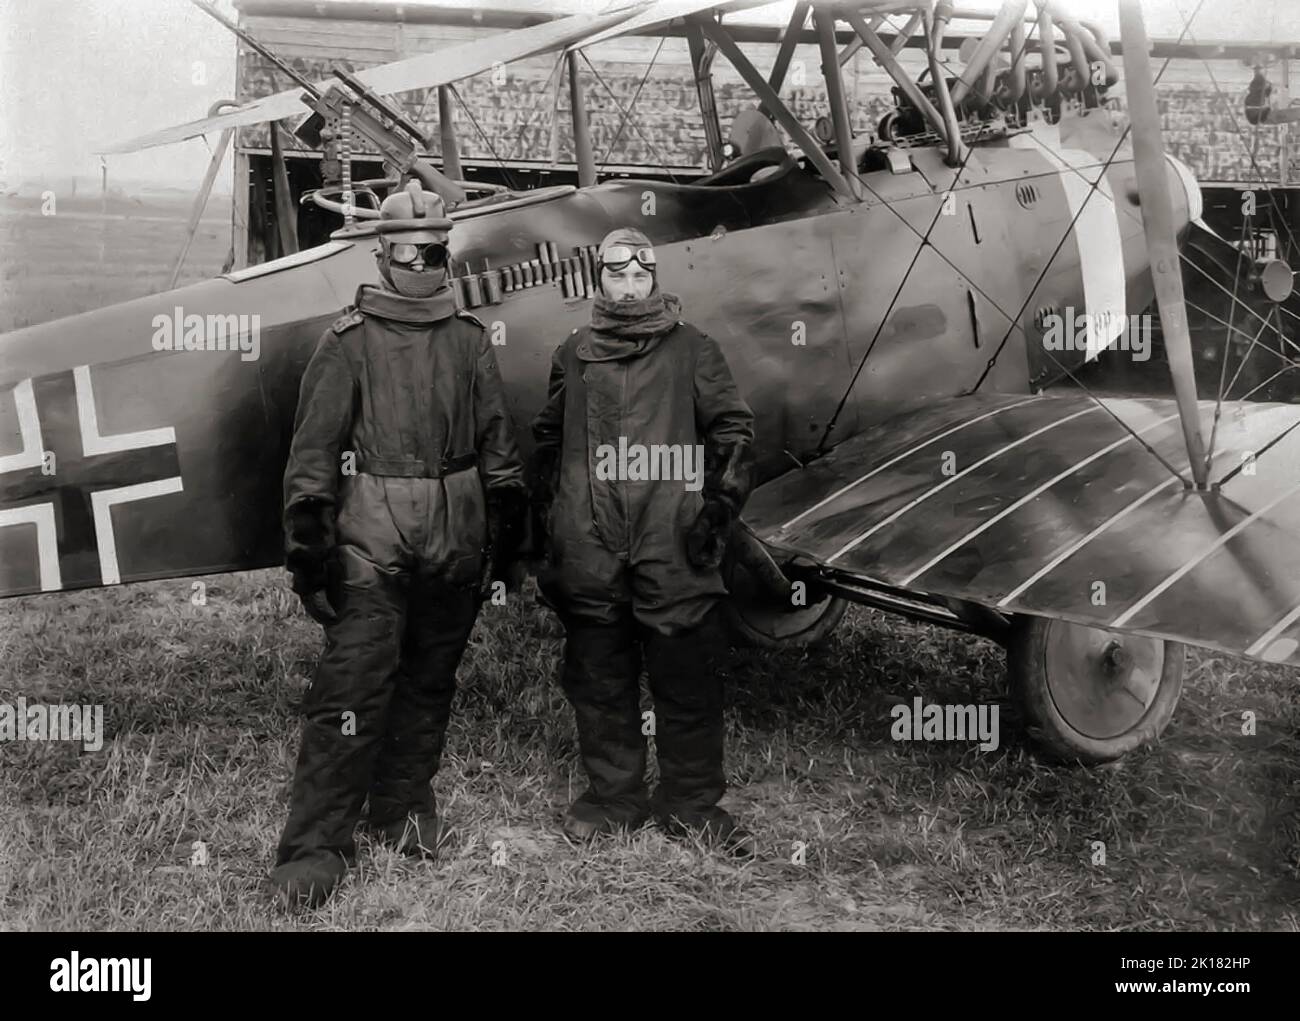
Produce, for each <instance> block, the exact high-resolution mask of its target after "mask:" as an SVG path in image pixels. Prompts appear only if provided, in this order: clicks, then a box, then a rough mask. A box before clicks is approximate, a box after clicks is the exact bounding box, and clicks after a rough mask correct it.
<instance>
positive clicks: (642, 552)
mask: <svg viewBox="0 0 1300 1021" xmlns="http://www.w3.org/2000/svg"><path fill="white" fill-rule="evenodd" d="M589 329H590V327H582V328H580V329H578V330H575V331H574V332H573V333H572V334H571V335H570V336H569V337H568V338H567V339H566V340H565V342H564V343H563V344H561V345H560V347H559V349H558V350H557V351H556V352H555V355H554V358H553V360H552V367H551V376H550V385H549V388H548V398H547V402H546V405H545V407H544V408H543V409H542V411H541V412H540V413H539V415H538V417H537V418H536V420H535V421H534V423H533V434H534V437H535V438H536V441H537V448H538V449H537V454H536V462H535V463H536V465H537V466H538V470H539V472H540V473H542V474H545V473H548V472H549V473H551V477H550V478H549V479H547V478H543V479H541V480H540V481H539V489H540V490H541V491H542V492H544V493H547V494H548V495H549V494H551V493H553V494H554V502H553V505H552V507H551V510H550V513H549V515H548V518H547V520H548V528H547V531H548V534H549V558H548V563H547V566H546V567H545V569H544V570H543V572H542V573H541V575H540V576H539V583H540V587H541V589H542V592H543V595H544V596H545V597H546V599H547V600H548V602H550V603H551V605H553V606H554V607H555V608H556V609H557V611H558V612H559V614H560V616H561V619H562V620H563V622H564V626H565V631H566V643H565V658H564V666H563V671H562V674H561V684H562V686H563V689H564V691H565V694H566V695H567V696H568V698H569V701H570V702H571V703H572V705H573V709H574V716H575V720H576V723H577V730H578V740H579V746H580V751H581V755H582V761H583V765H584V767H585V769H586V772H587V775H588V778H589V780H590V788H589V790H588V791H587V792H586V793H585V794H584V795H583V796H582V797H580V798H579V799H578V800H577V802H575V804H574V805H573V806H572V807H571V808H570V816H571V817H573V818H574V819H576V820H578V821H579V822H580V823H582V824H585V825H589V826H591V827H595V828H596V829H598V830H605V829H609V828H616V827H627V826H635V825H638V824H639V823H640V822H641V821H643V820H644V818H645V816H646V815H647V814H648V812H649V810H650V808H651V807H652V806H651V803H650V799H649V796H648V792H647V789H646V785H645V769H646V756H647V747H646V738H645V736H644V735H643V733H642V715H641V705H640V686H639V678H640V674H641V668H642V666H643V665H644V666H645V667H646V668H647V669H648V673H649V680H650V690H651V693H652V695H653V696H654V711H655V715H656V726H655V732H654V733H655V743H656V750H657V753H658V761H659V774H660V783H659V788H658V792H657V794H656V796H655V799H654V803H653V809H654V811H655V814H656V815H658V816H659V818H660V820H661V821H662V822H664V823H666V824H668V825H669V826H670V829H671V828H674V827H675V826H676V825H677V824H685V825H686V826H689V827H700V826H709V825H712V826H714V827H715V828H716V829H718V830H720V831H721V832H720V833H718V834H717V835H718V836H722V837H725V836H726V835H727V833H728V832H729V829H730V827H732V826H734V822H733V821H732V820H731V819H730V817H729V816H728V815H727V813H726V812H725V811H723V810H722V809H721V808H719V807H717V802H718V801H719V800H720V799H721V797H722V795H723V793H724V791H725V789H726V784H725V780H724V775H723V715H722V709H723V694H722V681H721V677H720V675H719V673H718V670H717V664H718V657H719V653H720V651H721V649H722V648H723V647H724V645H725V640H724V638H723V636H722V634H721V629H720V627H719V625H718V620H717V617H718V614H717V609H716V608H717V604H718V601H719V599H720V598H722V597H723V596H725V595H726V593H727V589H726V586H725V584H724V583H723V580H722V577H721V574H720V572H719V571H718V569H716V568H700V567H697V566H695V565H694V564H693V563H692V562H691V560H690V558H689V557H688V555H687V548H686V536H687V533H688V532H689V530H690V529H691V527H692V524H693V523H694V522H695V521H696V519H697V518H698V517H699V515H700V511H701V508H702V507H704V506H705V505H706V503H709V502H713V503H716V504H721V505H723V506H725V507H726V509H727V511H728V513H729V514H730V515H731V518H732V520H734V518H735V517H736V516H738V515H739V512H740V509H741V507H742V506H743V504H744V502H745V499H746V497H747V496H748V495H749V490H750V487H751V485H752V475H753V468H752V465H753V455H752V444H753V439H754V432H753V415H752V413H751V412H750V410H749V408H748V406H747V405H746V404H745V402H744V401H743V400H742V399H741V397H740V395H739V392H738V391H737V389H736V386H735V383H734V381H733V379H732V376H731V373H730V370H729V369H728V367H727V363H726V359H725V358H724V357H723V354H722V351H721V349H720V348H719V347H718V344H717V343H716V342H715V341H714V340H713V339H712V338H710V337H709V336H707V335H706V334H704V333H702V332H700V331H699V330H697V329H696V328H695V327H693V326H691V325H689V324H687V323H683V322H678V323H677V325H676V326H675V327H673V328H672V329H671V330H670V332H668V333H667V334H666V335H665V336H663V338H662V339H661V340H659V342H658V343H657V344H656V345H655V346H653V347H652V348H651V349H650V350H648V351H646V352H644V353H640V354H636V355H634V356H630V357H627V358H618V359H612V360H611V359H606V360H586V359H584V354H586V353H587V352H588V350H589V348H588V347H587V345H586V344H585V341H586V340H587V337H588V331H589ZM620 442H622V443H624V444H625V445H627V446H628V449H630V448H631V445H634V444H635V445H640V446H642V447H645V448H647V449H652V448H653V447H655V446H658V445H665V444H667V445H672V447H670V448H669V449H672V448H676V449H677V450H678V451H681V450H682V449H683V448H685V447H688V446H689V447H691V448H693V450H694V448H697V447H702V448H703V451H702V454H703V457H702V463H699V462H696V464H695V465H694V467H695V469H696V471H697V472H698V477H697V479H696V480H695V481H694V482H692V483H691V484H690V485H689V486H688V485H687V484H686V481H685V480H664V479H662V478H661V479H636V478H618V479H608V478H603V477H601V475H602V472H601V471H600V470H599V468H598V466H599V463H600V451H601V448H602V447H605V448H606V450H607V451H608V448H609V446H612V447H613V448H614V449H615V450H617V449H618V448H619V445H620ZM628 463H630V462H628ZM660 474H662V473H660ZM567 826H568V823H567V822H566V828H567Z"/></svg>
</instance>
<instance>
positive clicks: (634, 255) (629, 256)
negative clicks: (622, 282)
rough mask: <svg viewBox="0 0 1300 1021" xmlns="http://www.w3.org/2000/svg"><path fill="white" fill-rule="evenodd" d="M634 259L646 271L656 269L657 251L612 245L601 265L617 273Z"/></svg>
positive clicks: (606, 250) (603, 257)
mask: <svg viewBox="0 0 1300 1021" xmlns="http://www.w3.org/2000/svg"><path fill="white" fill-rule="evenodd" d="M633 259H636V261H637V262H638V263H639V264H640V265H641V266H642V267H644V268H645V269H648V270H651V271H653V270H654V268H655V250H654V249H653V248H632V247H631V246H630V245H610V246H609V247H608V248H606V249H605V254H604V255H603V256H602V257H601V264H602V265H603V266H604V267H605V268H606V269H611V270H613V271H614V272H615V273H617V272H618V271H619V270H621V269H622V268H623V267H624V266H626V265H627V264H628V263H629V262H631V261H632V260H633Z"/></svg>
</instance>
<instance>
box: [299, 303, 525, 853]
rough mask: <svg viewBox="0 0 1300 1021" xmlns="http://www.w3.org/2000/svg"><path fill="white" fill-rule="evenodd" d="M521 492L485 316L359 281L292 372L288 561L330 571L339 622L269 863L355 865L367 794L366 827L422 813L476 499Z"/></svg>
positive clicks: (469, 605)
mask: <svg viewBox="0 0 1300 1021" xmlns="http://www.w3.org/2000/svg"><path fill="white" fill-rule="evenodd" d="M435 305H436V307H437V309H438V310H439V312H438V313H437V316H438V317H436V318H431V315H434V313H431V312H430V311H429V309H430V308H431V307H435ZM522 491H523V469H522V464H521V462H520V458H519V453H518V449H517V447H516V445H515V442H514V438H513V435H512V432H511V427H510V422H509V415H508V411H507V408H506V402H505V394H504V389H503V385H502V381H501V377H500V373H499V371H498V368H497V363H496V357H495V355H494V353H493V351H492V346H491V344H490V342H489V340H488V338H487V336H486V332H485V330H484V327H483V324H482V323H481V322H479V321H478V320H477V319H476V318H475V317H474V316H472V315H470V314H468V313H464V312H457V311H454V307H453V306H451V305H450V304H448V303H447V302H445V301H443V302H442V303H440V304H439V303H431V302H430V300H429V299H410V298H405V297H403V296H401V295H397V294H394V293H393V292H390V291H386V290H382V289H380V288H378V287H374V286H371V285H363V286H362V287H361V288H360V289H359V290H358V292H357V298H356V304H355V307H352V308H350V309H348V310H347V311H346V312H345V314H344V315H343V316H342V317H341V318H340V319H338V320H337V321H336V322H335V323H334V324H333V326H332V327H331V329H329V330H327V331H326V332H325V334H324V336H323V337H322V338H321V340H320V343H319V345H318V347H317V349H316V352H315V354H314V355H313V357H312V359H311V362H310V363H309V365H308V366H307V370H306V372H305V374H304V375H303V379H302V385H301V396H300V400H299V405H298V412H297V417H296V422H295V427H294V437H293V443H292V447H291V450H290V456H289V463H288V467H287V469H286V471H285V476H284V498H285V532H286V552H287V559H288V561H289V564H290V566H291V567H296V568H298V569H305V570H307V572H308V573H310V572H311V570H314V569H319V570H321V571H324V572H327V574H328V578H329V582H328V592H329V601H330V603H331V604H332V605H333V608H334V610H335V612H336V614H337V620H336V621H334V622H332V623H328V624H326V625H325V639H326V644H325V650H324V652H323V653H322V655H321V658H320V661H319V664H318V667H317V671H316V675H315V679H314V681H313V682H312V685H311V688H310V689H309V690H308V692H307V695H306V697H305V700H304V707H303V708H304V715H305V722H304V729H303V742H302V748H301V752H300V755H299V758H298V764H297V769H296V772H295V775H294V781H293V794H292V805H291V809H290V817H289V820H288V822H287V824H286V826H285V829H284V833H283V835H282V838H281V841H280V846H279V850H278V854H277V862H278V864H284V863H286V862H289V861H299V860H305V859H312V858H321V857H323V856H331V855H342V856H344V857H345V858H351V857H352V855H353V854H354V852H355V844H354V839H353V829H354V827H355V825H356V823H357V822H358V819H359V817H360V814H361V810H362V804H363V801H364V799H365V798H366V796H367V794H368V795H369V798H370V812H369V820H370V822H371V824H373V825H376V826H383V825H385V824H388V823H390V822H391V821H392V820H395V819H397V820H400V819H402V818H403V817H404V816H406V815H407V814H408V813H427V812H432V811H434V801H433V794H432V791H431V788H430V781H431V779H432V777H433V776H434V774H435V773H436V772H437V769H438V765H439V760H440V756H441V753H442V747H443V741H444V737H445V734H446V729H447V723H448V716H449V710H450V705H451V700H452V696H453V695H454V692H455V686H456V677H455V674H456V668H457V666H458V665H459V663H460V659H461V656H462V653H463V652H464V649H465V645H466V643H467V641H468V639H469V635H470V631H471V629H472V628H473V625H474V621H475V618H476V616H477V614H478V608H479V581H480V577H481V573H482V568H483V557H484V545H485V540H486V531H487V524H486V522H487V506H488V502H489V501H491V500H493V499H494V498H496V497H497V496H500V495H501V494H503V493H512V494H521V493H522ZM304 565H305V568H304Z"/></svg>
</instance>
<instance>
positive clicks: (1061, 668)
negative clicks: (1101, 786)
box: [1043, 620, 1164, 740]
mask: <svg viewBox="0 0 1300 1021" xmlns="http://www.w3.org/2000/svg"><path fill="white" fill-rule="evenodd" d="M1045 657H1046V661H1045V663H1044V664H1043V665H1044V667H1045V668H1046V669H1045V672H1046V675H1047V683H1048V688H1049V691H1050V694H1051V697H1052V701H1053V702H1054V703H1055V705H1056V709H1057V711H1058V712H1059V713H1060V714H1061V716H1062V718H1063V719H1065V721H1066V722H1067V723H1069V725H1070V726H1071V727H1073V728H1074V729H1075V730H1077V731H1078V732H1079V733H1081V734H1085V735H1087V736H1088V737H1090V738H1094V739H1096V740H1106V739H1108V738H1113V737H1118V736H1120V735H1122V734H1124V733H1126V732H1127V731H1129V730H1131V729H1132V728H1133V727H1134V726H1136V725H1137V724H1138V722H1139V721H1140V720H1141V719H1142V717H1143V716H1144V715H1146V712H1147V710H1148V709H1149V708H1150V707H1151V703H1152V702H1153V701H1154V700H1155V697H1156V693H1157V691H1158V690H1159V687H1160V677H1161V674H1162V673H1163V670H1164V643H1163V642H1162V641H1159V640H1158V639H1154V638H1144V637H1142V636H1140V635H1132V634H1121V633H1117V632H1113V631H1105V630H1102V629H1100V628H1093V627H1084V626H1082V625H1078V624H1069V623H1067V622H1065V621H1059V620H1058V621H1053V622H1052V624H1051V628H1050V632H1049V635H1048V641H1047V645H1046V650H1045Z"/></svg>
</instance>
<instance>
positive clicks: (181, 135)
mask: <svg viewBox="0 0 1300 1021" xmlns="http://www.w3.org/2000/svg"><path fill="white" fill-rule="evenodd" d="M653 6H654V4H653V3H652V2H650V0H642V2H639V3H632V4H627V5H625V6H622V7H618V8H615V9H613V10H610V11H606V12H603V13H601V14H575V15H572V16H571V17H567V18H560V19H558V20H556V21H547V22H543V23H542V24H540V25H531V26H529V27H528V28H521V29H517V30H515V31H511V32H499V33H497V34H495V35H490V36H485V37H484V38H482V39H474V40H471V41H470V42H467V43H461V44H459V45H457V46H448V47H446V48H445V49H440V50H435V51H434V52H433V53H423V54H421V55H420V56H418V57H409V58H407V59H406V60H398V61H394V62H393V63H391V64H382V65H380V66H378V67H372V68H368V69H367V70H365V71H359V72H358V73H357V74H356V77H357V78H358V79H360V80H361V81H362V82H364V83H365V84H366V85H368V86H370V88H371V89H372V90H374V91H375V92H376V93H378V94H380V95H387V94H389V93H394V92H405V91H408V90H410V89H420V88H431V87H432V86H435V85H446V84H448V83H450V82H455V81H459V80H460V79H461V78H468V77H469V76H470V75H475V74H478V73H480V72H481V71H486V70H488V69H489V68H491V67H492V66H494V65H496V64H508V63H510V62H511V61H513V60H522V59H524V58H525V57H531V56H534V55H535V54H538V53H546V52H548V51H551V50H556V49H562V48H564V47H566V46H568V45H569V44H571V43H574V42H577V41H578V40H580V39H583V38H585V37H586V36H589V35H592V34H593V33H595V32H600V31H603V30H604V29H607V28H609V27H610V26H611V25H616V24H618V22H620V21H626V20H627V19H628V18H631V17H633V16H634V15H636V14H638V13H640V12H643V11H645V10H646V9H647V8H650V7H653ZM320 84H321V85H322V87H323V86H324V84H325V83H320ZM302 91H303V90H302V89H300V88H295V89H289V90H288V91H287V92H277V93H276V94H275V95H273V96H264V97H262V98H261V99H258V100H254V101H253V102H251V103H245V104H244V105H243V106H241V107H238V108H236V109H234V110H231V111H229V112H228V113H222V114H217V115H216V116H213V117H203V118H201V119H199V120H195V121H189V122H188V123H186V124H178V125H176V126H175V127H170V128H164V129H162V130H161V131H153V132H150V133H149V134H147V135H140V136H138V137H136V138H131V139H128V140H127V141H125V142H119V143H117V144H116V145H113V146H110V147H109V148H107V149H104V150H102V152H104V153H119V152H135V151H137V150H140V149H148V148H151V147H153V146H155V145H167V144H169V143H171V142H179V141H182V140H183V139H186V138H193V137H195V136H196V135H205V134H207V133H208V132H210V131H219V130H221V129H223V128H240V127H247V126H248V125H250V124H260V123H262V122H263V121H274V120H280V119H281V118H282V117H292V116H293V115H294V114H299V113H301V114H305V113H306V112H307V108H306V106H304V105H303V102H302V100H301V99H300V98H299V97H300V96H301V95H302Z"/></svg>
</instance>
